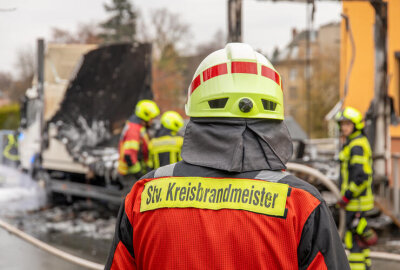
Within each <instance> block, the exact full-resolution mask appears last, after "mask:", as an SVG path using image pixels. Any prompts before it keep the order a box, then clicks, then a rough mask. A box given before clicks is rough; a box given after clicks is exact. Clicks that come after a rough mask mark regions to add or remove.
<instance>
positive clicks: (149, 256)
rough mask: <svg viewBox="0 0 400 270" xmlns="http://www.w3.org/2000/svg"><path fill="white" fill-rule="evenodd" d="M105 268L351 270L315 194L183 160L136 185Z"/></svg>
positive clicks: (288, 180) (264, 173) (287, 178)
mask: <svg viewBox="0 0 400 270" xmlns="http://www.w3.org/2000/svg"><path fill="white" fill-rule="evenodd" d="M105 269H113V270H116V269H230V270H231V269H338V270H339V269H340V270H346V269H349V265H348V261H347V258H346V255H345V252H344V249H343V247H342V244H341V241H340V238H339V235H338V233H337V230H336V227H335V223H334V221H333V219H332V217H331V214H330V212H329V210H328V208H327V206H326V204H325V202H324V201H323V199H322V198H321V195H320V194H319V192H318V191H317V190H316V189H315V188H314V187H313V186H311V185H309V184H308V183H306V182H304V181H302V180H300V179H298V178H296V177H294V176H292V175H290V174H288V173H285V172H282V171H270V170H260V171H249V172H240V173H232V172H227V171H221V170H218V169H213V168H207V167H202V166H197V165H191V164H189V163H186V162H184V161H181V162H178V163H176V164H171V165H168V166H164V167H161V168H159V169H157V170H156V171H152V172H150V173H149V174H147V175H146V176H144V177H143V178H142V179H141V180H140V181H138V182H137V183H136V184H135V185H134V186H133V188H132V190H131V192H130V193H129V194H128V195H127V197H126V199H125V202H124V204H123V205H122V207H121V210H120V213H119V215H118V220H117V225H116V232H115V238H114V242H113V246H112V252H111V253H110V256H109V258H108V261H107V264H106V267H105Z"/></svg>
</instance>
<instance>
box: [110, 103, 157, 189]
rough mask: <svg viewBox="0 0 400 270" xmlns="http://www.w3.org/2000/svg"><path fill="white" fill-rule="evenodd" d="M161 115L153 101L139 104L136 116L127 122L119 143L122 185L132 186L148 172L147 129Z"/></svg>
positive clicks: (119, 166)
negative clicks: (134, 181)
mask: <svg viewBox="0 0 400 270" xmlns="http://www.w3.org/2000/svg"><path fill="white" fill-rule="evenodd" d="M159 114H160V110H159V108H158V106H157V104H156V103H155V102H154V101H152V100H146V99H145V100H141V101H139V102H138V103H137V105H136V109H135V114H134V115H132V116H131V117H130V118H129V120H128V121H127V122H126V124H125V127H124V129H123V131H122V133H121V139H120V141H119V161H118V172H119V174H120V175H121V182H122V183H121V184H122V185H124V186H126V185H130V184H132V180H137V179H139V178H140V177H141V176H142V175H144V174H145V173H146V171H147V165H148V164H147V162H148V159H149V149H148V145H149V137H148V135H147V130H146V127H147V126H148V125H149V124H150V123H151V121H152V119H153V118H155V117H157V116H158V115H159Z"/></svg>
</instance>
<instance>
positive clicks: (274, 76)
mask: <svg viewBox="0 0 400 270" xmlns="http://www.w3.org/2000/svg"><path fill="white" fill-rule="evenodd" d="M231 72H232V73H247V74H256V75H257V74H258V72H257V63H252V62H232V66H231ZM225 74H228V67H227V64H226V63H224V64H219V65H216V66H213V67H210V68H208V69H206V70H205V71H203V82H206V81H207V80H209V79H212V78H214V77H216V76H219V75H225ZM261 76H264V77H267V78H269V79H271V80H273V81H274V82H276V83H277V84H278V85H279V86H281V79H280V76H279V74H278V73H276V72H275V71H274V70H273V69H271V68H268V67H266V66H261ZM200 84H201V79H200V74H199V75H198V76H197V77H196V78H195V79H194V80H193V81H192V83H191V85H190V88H189V89H190V93H189V95H190V94H192V93H193V91H194V90H196V88H197V87H198V86H200Z"/></svg>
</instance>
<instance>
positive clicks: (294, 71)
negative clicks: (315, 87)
mask: <svg viewBox="0 0 400 270" xmlns="http://www.w3.org/2000/svg"><path fill="white" fill-rule="evenodd" d="M296 78H297V69H296V68H291V69H290V71H289V80H291V81H294V80H296Z"/></svg>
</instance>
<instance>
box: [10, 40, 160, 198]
mask: <svg viewBox="0 0 400 270" xmlns="http://www.w3.org/2000/svg"><path fill="white" fill-rule="evenodd" d="M152 96H153V95H152V91H151V45H150V44H114V45H108V46H102V47H98V46H97V45H88V44H47V46H46V48H44V43H43V41H41V40H39V42H38V72H37V76H35V79H34V83H33V87H32V88H30V89H28V90H27V91H26V94H25V98H24V101H23V105H22V112H21V116H22V119H21V127H20V135H19V139H18V142H19V149H18V150H19V154H20V160H21V167H22V169H23V170H25V171H27V172H29V173H30V174H31V175H32V176H33V177H34V178H35V179H37V180H40V181H43V182H44V183H45V184H46V187H47V188H48V191H49V193H51V194H54V193H61V194H65V195H67V198H70V199H71V198H73V197H74V196H78V197H86V198H94V199H100V200H107V201H110V202H114V203H117V204H119V203H120V201H121V195H122V194H123V191H121V190H119V188H118V186H119V185H118V182H117V181H118V177H117V170H116V168H117V162H118V140H119V136H120V133H121V131H122V129H123V126H124V124H125V121H126V119H128V118H129V116H130V115H131V114H132V112H133V110H134V108H135V105H136V103H137V102H138V101H139V100H141V99H152Z"/></svg>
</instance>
